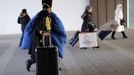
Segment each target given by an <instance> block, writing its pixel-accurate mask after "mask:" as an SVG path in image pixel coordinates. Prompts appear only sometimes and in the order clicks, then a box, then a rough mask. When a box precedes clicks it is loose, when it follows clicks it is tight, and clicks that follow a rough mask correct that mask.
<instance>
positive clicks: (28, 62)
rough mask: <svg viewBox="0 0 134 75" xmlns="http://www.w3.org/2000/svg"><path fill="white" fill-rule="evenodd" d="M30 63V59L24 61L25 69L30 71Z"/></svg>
mask: <svg viewBox="0 0 134 75" xmlns="http://www.w3.org/2000/svg"><path fill="white" fill-rule="evenodd" d="M31 65H32V64H31V63H30V61H29V60H27V61H26V69H27V71H30V68H31Z"/></svg>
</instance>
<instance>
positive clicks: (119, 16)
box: [114, 4, 124, 32]
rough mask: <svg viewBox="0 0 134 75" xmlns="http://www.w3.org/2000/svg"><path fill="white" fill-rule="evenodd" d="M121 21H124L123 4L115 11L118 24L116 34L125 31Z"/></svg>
mask: <svg viewBox="0 0 134 75" xmlns="http://www.w3.org/2000/svg"><path fill="white" fill-rule="evenodd" d="M121 19H123V11H122V4H118V5H117V7H116V10H115V17H114V20H115V22H116V23H117V27H116V28H115V31H116V32H122V31H124V26H123V25H121V24H120V20H121Z"/></svg>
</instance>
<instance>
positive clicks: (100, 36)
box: [98, 30, 112, 40]
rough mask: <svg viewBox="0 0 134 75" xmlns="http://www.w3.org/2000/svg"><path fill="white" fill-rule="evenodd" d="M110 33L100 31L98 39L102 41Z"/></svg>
mask: <svg viewBox="0 0 134 75" xmlns="http://www.w3.org/2000/svg"><path fill="white" fill-rule="evenodd" d="M111 32H112V31H110V30H109V31H104V30H102V31H100V32H99V33H98V37H99V38H100V39H101V40H104V39H105V38H106V37H107V36H108V35H109V34H110V33H111Z"/></svg>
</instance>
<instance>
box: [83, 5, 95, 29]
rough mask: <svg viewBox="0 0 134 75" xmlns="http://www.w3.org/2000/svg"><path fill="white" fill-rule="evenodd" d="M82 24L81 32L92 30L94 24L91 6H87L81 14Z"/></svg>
mask: <svg viewBox="0 0 134 75" xmlns="http://www.w3.org/2000/svg"><path fill="white" fill-rule="evenodd" d="M81 18H82V19H83V24H82V27H81V32H87V31H88V32H94V30H95V28H96V25H95V24H94V22H93V14H92V6H89V5H88V6H87V7H86V8H85V12H84V13H83V14H82V16H81Z"/></svg>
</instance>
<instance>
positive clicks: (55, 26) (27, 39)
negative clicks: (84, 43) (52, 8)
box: [20, 12, 66, 58]
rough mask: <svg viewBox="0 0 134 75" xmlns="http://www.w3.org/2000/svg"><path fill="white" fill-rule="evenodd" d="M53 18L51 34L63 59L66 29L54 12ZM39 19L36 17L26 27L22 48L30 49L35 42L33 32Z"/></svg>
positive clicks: (53, 42)
mask: <svg viewBox="0 0 134 75" xmlns="http://www.w3.org/2000/svg"><path fill="white" fill-rule="evenodd" d="M51 17H52V32H51V38H52V44H53V45H54V46H57V47H58V51H59V57H61V58H63V56H64V47H65V44H66V33H65V29H64V26H63V23H62V22H61V20H60V19H59V18H58V17H57V15H56V14H55V13H53V12H52V13H51ZM37 19H38V14H37V15H36V16H34V17H33V18H32V19H31V20H30V22H29V23H28V25H27V26H26V28H25V31H24V37H23V39H22V44H21V46H20V48H22V49H30V47H31V45H32V40H33V38H32V37H33V35H32V33H33V32H32V31H33V27H34V25H35V22H36V20H37Z"/></svg>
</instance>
